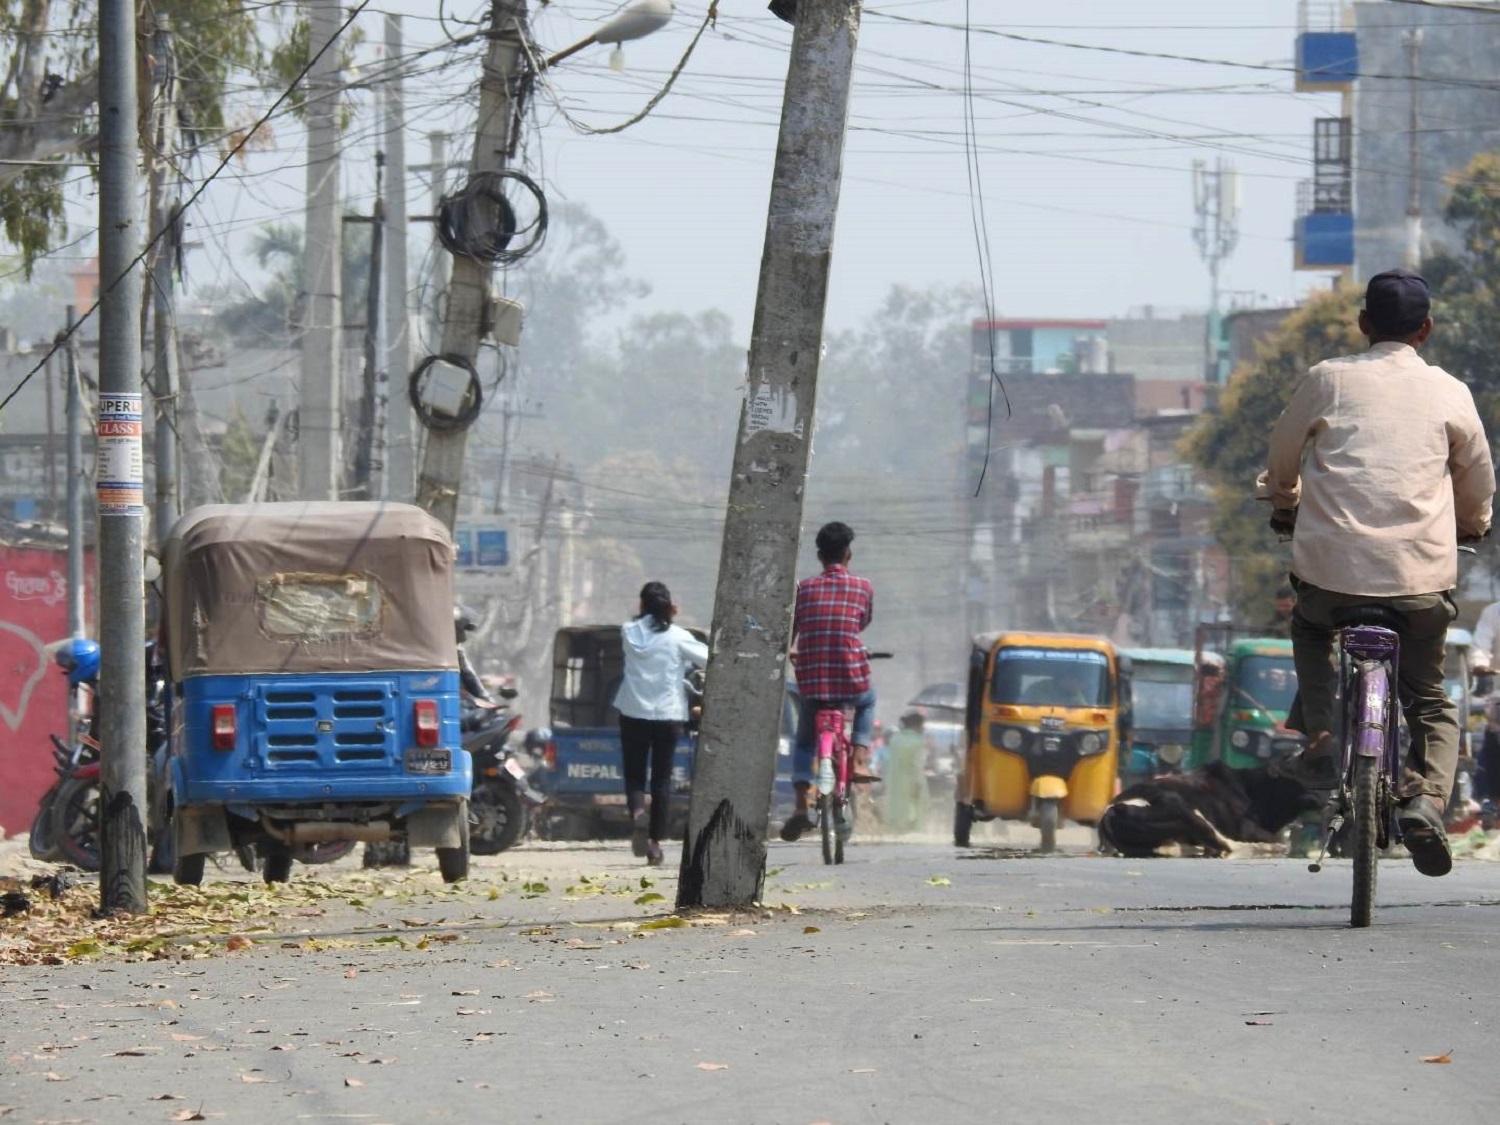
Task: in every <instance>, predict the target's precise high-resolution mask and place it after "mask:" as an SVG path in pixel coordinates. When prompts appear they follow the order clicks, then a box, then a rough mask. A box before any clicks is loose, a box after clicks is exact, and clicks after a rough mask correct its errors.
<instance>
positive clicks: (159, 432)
mask: <svg viewBox="0 0 1500 1125" xmlns="http://www.w3.org/2000/svg"><path fill="white" fill-rule="evenodd" d="M151 58H152V70H151V85H152V90H153V94H154V98H153V100H154V102H155V104H156V128H155V129H154V130H153V143H154V145H155V147H156V151H155V152H154V153H152V154H151V156H152V158H151V237H152V238H153V239H156V240H157V241H156V248H155V250H154V251H153V253H152V258H151V306H152V313H153V321H152V329H151V344H152V364H151V366H152V375H151V391H152V394H153V395H154V396H155V398H156V403H155V407H156V408H155V410H154V411H153V412H152V415H153V422H152V424H153V425H154V426H155V435H154V436H155V439H156V440H155V444H154V449H155V453H156V507H155V524H156V526H155V531H156V543H157V545H158V546H160V545H161V544H163V543H165V542H166V540H167V534H168V532H170V531H171V530H172V525H173V524H174V523H176V522H177V516H178V515H179V514H180V512H181V510H182V508H181V503H180V501H179V498H178V490H177V391H178V384H179V377H178V371H177V317H176V312H175V309H174V307H173V292H172V267H173V266H174V265H175V264H176V258H177V249H178V247H177V237H176V234H175V232H174V233H173V234H169V235H167V236H165V237H160V232H161V231H163V230H165V229H166V228H167V227H168V226H171V225H174V224H175V223H176V221H177V200H176V199H175V198H170V199H169V198H168V197H169V195H171V194H172V193H171V192H170V191H169V188H168V180H169V178H172V181H173V182H175V176H176V172H175V170H174V169H173V167H172V165H173V162H174V160H175V159H176V153H177V60H176V58H175V56H174V55H173V49H172V27H171V18H170V17H169V16H167V15H166V14H165V13H158V14H157V16H156V30H155V33H154V35H153V37H152V41H151Z"/></svg>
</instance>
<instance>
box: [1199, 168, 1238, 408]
mask: <svg viewBox="0 0 1500 1125" xmlns="http://www.w3.org/2000/svg"><path fill="white" fill-rule="evenodd" d="M1193 208H1194V210H1195V211H1196V212H1197V215H1198V221H1197V224H1196V225H1195V226H1194V227H1193V241H1194V242H1195V243H1197V245H1198V253H1199V255H1200V256H1201V257H1202V258H1203V260H1204V261H1205V262H1207V263H1208V327H1207V331H1206V333H1205V340H1204V357H1203V371H1204V376H1203V377H1204V379H1205V380H1206V381H1207V382H1209V383H1213V384H1216V385H1222V384H1223V382H1224V380H1225V377H1226V376H1227V375H1228V374H1229V373H1228V371H1227V370H1226V368H1227V367H1228V355H1227V349H1226V348H1225V347H1224V346H1223V341H1222V340H1221V339H1220V332H1219V323H1220V310H1219V266H1220V265H1221V264H1222V263H1223V261H1224V260H1225V259H1226V258H1228V257H1229V255H1230V254H1232V253H1234V248H1235V246H1236V244H1237V243H1238V242H1239V240H1240V174H1239V173H1238V172H1237V171H1235V168H1234V165H1232V164H1230V163H1229V162H1228V161H1226V160H1225V159H1224V158H1223V157H1222V156H1220V157H1219V158H1218V159H1217V160H1216V161H1215V162H1214V167H1212V168H1210V167H1209V166H1208V164H1207V162H1205V161H1202V160H1195V161H1193Z"/></svg>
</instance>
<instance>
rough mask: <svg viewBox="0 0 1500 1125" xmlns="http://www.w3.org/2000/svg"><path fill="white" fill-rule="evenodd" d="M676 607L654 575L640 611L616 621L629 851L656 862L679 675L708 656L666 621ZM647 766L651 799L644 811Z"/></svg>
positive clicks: (675, 736) (677, 728)
mask: <svg viewBox="0 0 1500 1125" xmlns="http://www.w3.org/2000/svg"><path fill="white" fill-rule="evenodd" d="M676 614H677V607H676V606H675V605H673V604H672V594H671V591H669V590H668V589H667V588H666V586H665V585H663V584H662V583H660V582H647V583H646V584H645V585H644V586H642V587H641V612H640V613H639V614H638V615H636V616H635V617H634V618H632V619H631V620H629V621H627V622H625V624H624V625H622V626H621V627H620V638H621V640H622V641H623V643H624V649H625V677H624V679H623V680H622V681H621V683H620V690H619V692H618V693H617V694H616V695H615V709H616V710H618V711H619V712H620V748H621V749H622V750H623V751H624V756H625V802H626V805H627V807H628V808H629V809H630V818H631V825H632V836H631V850H632V851H633V852H634V853H635V854H636V855H638V856H645V857H646V862H647V863H649V864H650V865H651V866H653V867H655V866H659V865H660V864H661V862H662V853H661V841H662V838H663V837H664V836H665V835H666V834H667V814H668V811H669V809H670V804H671V800H672V758H673V755H674V754H675V753H676V751H677V742H678V740H679V739H680V738H681V737H682V724H683V723H684V722H686V721H687V717H688V703H687V688H686V684H685V680H686V677H687V674H688V670H689V668H690V667H699V668H701V667H703V665H704V664H706V663H707V662H708V646H707V645H705V644H703V642H701V641H699V640H698V639H697V638H696V637H694V636H693V635H692V634H691V633H689V632H688V631H687V630H686V629H684V628H682V627H681V626H679V625H673V624H672V618H673V617H674V616H676ZM648 766H649V773H650V783H651V806H650V809H651V811H650V816H649V819H648V817H647V813H646V808H645V805H646V779H647V772H648V769H647V767H648Z"/></svg>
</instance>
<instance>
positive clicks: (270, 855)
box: [260, 844, 292, 883]
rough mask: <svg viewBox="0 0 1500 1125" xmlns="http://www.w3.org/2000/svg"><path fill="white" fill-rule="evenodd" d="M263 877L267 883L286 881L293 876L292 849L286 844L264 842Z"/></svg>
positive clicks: (261, 863) (261, 862) (262, 849)
mask: <svg viewBox="0 0 1500 1125" xmlns="http://www.w3.org/2000/svg"><path fill="white" fill-rule="evenodd" d="M260 853H261V858H260V873H261V878H263V879H265V881H266V882H267V883H285V882H286V881H287V880H289V879H290V878H291V877H292V849H291V848H289V847H287V846H286V845H285V844H263V845H262V846H261V848H260Z"/></svg>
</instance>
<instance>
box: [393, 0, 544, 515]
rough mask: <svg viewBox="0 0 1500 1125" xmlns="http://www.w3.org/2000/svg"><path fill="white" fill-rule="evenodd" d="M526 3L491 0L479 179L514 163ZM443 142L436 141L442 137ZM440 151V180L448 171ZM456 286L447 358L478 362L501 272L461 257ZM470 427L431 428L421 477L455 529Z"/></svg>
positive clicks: (421, 495)
mask: <svg viewBox="0 0 1500 1125" xmlns="http://www.w3.org/2000/svg"><path fill="white" fill-rule="evenodd" d="M527 14H528V13H527V8H526V0H491V3H490V27H489V31H488V33H487V34H488V38H489V41H490V46H489V51H488V52H487V53H486V55H485V60H484V71H483V74H482V75H481V77H480V79H479V124H478V126H477V128H476V130H475V135H474V154H473V157H472V158H471V160H470V162H469V172H470V174H471V175H475V174H479V173H484V172H498V171H501V170H502V169H504V168H505V166H506V165H507V164H508V163H509V162H510V157H511V152H512V150H513V149H514V148H515V144H516V138H515V136H513V135H512V133H513V127H514V126H515V125H516V121H515V113H516V101H517V98H518V97H519V96H520V92H521V90H520V84H521V81H522V77H523V75H524V72H525V68H526V44H527V41H528V39H529V37H530V32H529V31H528V30H527ZM434 139H435V138H434ZM438 163H439V157H438V149H437V148H436V146H434V149H433V164H434V166H435V167H434V169H433V177H434V182H438V177H440V176H441V175H442V169H441V168H440V167H436V166H437V165H438ZM452 270H453V272H452V274H451V275H450V280H449V282H448V295H447V303H446V306H445V309H444V316H443V335H442V341H443V342H442V354H443V355H445V356H451V357H454V358H456V359H458V360H460V361H462V362H465V363H469V364H472V363H473V362H474V360H475V358H476V357H477V356H478V355H479V342H480V340H481V339H482V338H483V336H484V333H485V321H486V318H487V317H488V315H489V313H488V309H489V304H490V280H491V278H492V276H493V274H494V267H493V266H492V265H491V264H490V263H489V262H485V261H480V260H479V259H476V258H468V257H464V256H462V255H456V256H455V257H454V258H453V266H452ZM468 437H469V434H468V430H467V428H466V427H454V428H452V429H443V430H437V429H435V430H429V431H428V433H427V444H426V446H425V447H424V448H423V450H422V467H421V471H420V473H419V474H418V476H417V504H418V506H420V507H422V508H425V509H426V510H427V511H429V512H431V513H432V514H433V515H434V516H436V517H437V518H438V519H440V520H442V521H443V523H444V524H445V525H446V526H447V528H448V530H449V531H452V530H453V525H454V523H455V522H457V520H458V493H459V489H460V488H461V487H462V485H463V478H464V448H465V446H466V444H467V442H468Z"/></svg>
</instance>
